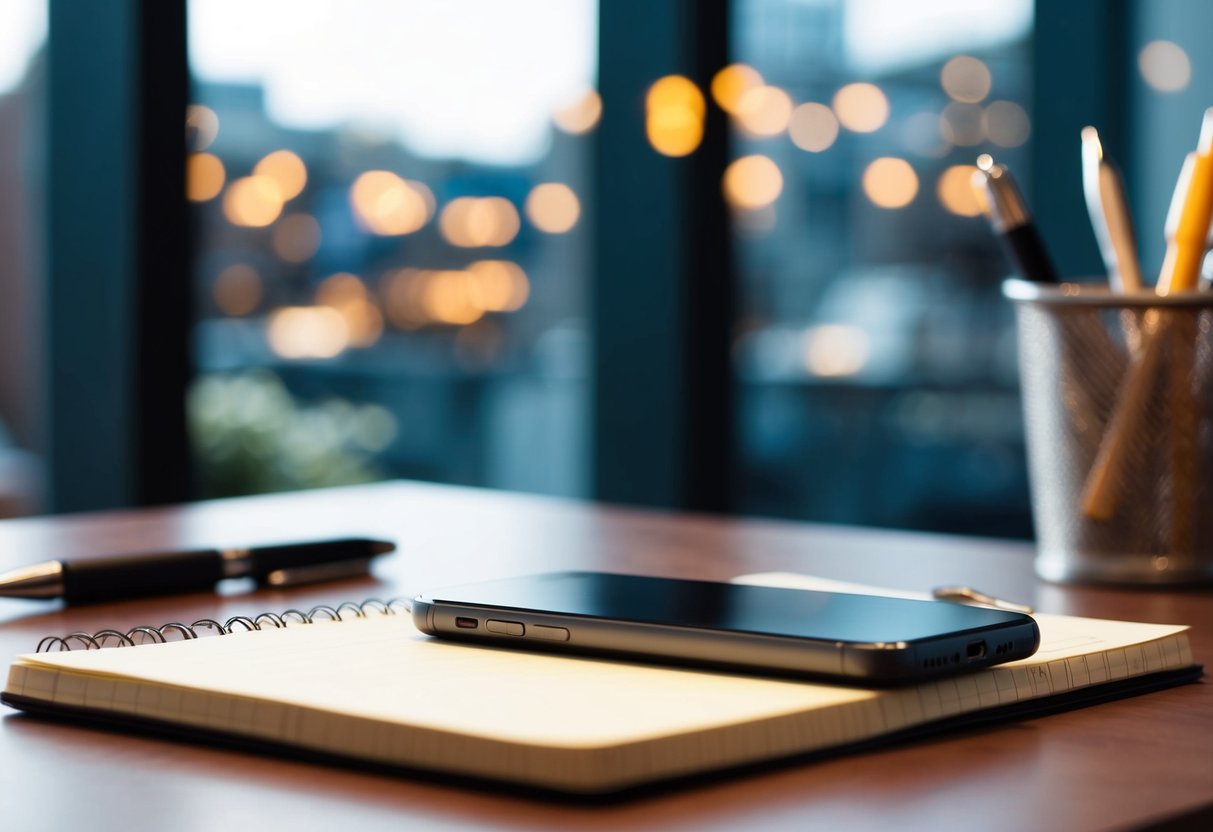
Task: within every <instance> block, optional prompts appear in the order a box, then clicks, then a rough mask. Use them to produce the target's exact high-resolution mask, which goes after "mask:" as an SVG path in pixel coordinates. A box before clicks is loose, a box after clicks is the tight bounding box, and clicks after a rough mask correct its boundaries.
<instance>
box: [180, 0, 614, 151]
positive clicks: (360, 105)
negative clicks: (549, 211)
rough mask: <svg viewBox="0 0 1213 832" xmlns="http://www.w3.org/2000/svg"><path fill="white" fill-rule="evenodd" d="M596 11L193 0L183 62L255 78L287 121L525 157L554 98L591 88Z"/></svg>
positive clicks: (472, 1) (576, 3)
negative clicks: (186, 59) (186, 58)
mask: <svg viewBox="0 0 1213 832" xmlns="http://www.w3.org/2000/svg"><path fill="white" fill-rule="evenodd" d="M597 14H598V9H597V4H596V3H595V2H594V0H515V1H514V2H510V3H501V2H497V0H459V2H449V1H448V2H444V0H360V2H358V3H356V4H349V3H340V2H337V1H336V0H273V2H270V0H260V1H259V2H256V3H248V2H245V0H193V2H191V3H190V4H189V31H190V63H191V67H192V70H193V72H194V74H195V75H196V76H197V77H198V78H200V79H202V80H203V81H215V82H229V83H241V82H243V83H254V84H261V85H262V86H264V88H265V95H266V108H267V109H268V111H269V116H270V117H271V118H272V119H273V120H274V121H275V122H277V123H279V124H281V125H283V126H286V127H293V128H301V129H312V130H324V129H332V128H335V127H338V126H343V125H348V126H351V127H365V128H369V129H374V130H380V131H382V130H386V131H388V132H390V133H392V134H393V135H395V136H397V137H399V139H400V141H401V142H402V143H403V144H404V145H405V146H406V147H408V148H409V149H410V150H411V151H413V152H414V153H417V154H418V155H421V156H427V157H431V158H463V159H468V160H472V161H476V162H480V163H487V164H526V163H528V162H532V161H534V160H535V159H537V158H539V157H541V156H542V155H543V153H544V152H545V151H546V149H547V144H548V142H549V140H550V134H551V119H552V115H551V114H552V110H553V108H554V107H557V106H559V105H561V104H564V103H567V101H568V100H569V99H570V97H571V96H573V95H575V94H577V93H578V92H580V91H583V90H585V89H586V88H587V87H593V86H594V85H595V82H596V77H595V70H596V67H597V64H598V55H597ZM220 115H222V114H220Z"/></svg>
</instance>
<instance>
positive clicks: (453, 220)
mask: <svg viewBox="0 0 1213 832" xmlns="http://www.w3.org/2000/svg"><path fill="white" fill-rule="evenodd" d="M438 227H439V229H440V230H441V231H442V236H443V237H444V238H445V239H446V241H447V242H448V243H450V244H451V245H453V246H460V247H461V248H481V247H485V246H498V247H499V246H505V245H509V244H510V243H511V242H512V241H513V240H514V237H516V236H517V235H518V230H519V228H520V227H521V222H520V220H519V219H518V209H516V208H515V207H514V203H512V202H510V201H509V200H508V199H506V198H504V197H500V196H485V197H473V196H462V197H459V198H457V199H453V200H451V201H450V202H449V203H447V205H446V207H445V208H443V209H442V215H441V216H440V217H439V219H438Z"/></svg>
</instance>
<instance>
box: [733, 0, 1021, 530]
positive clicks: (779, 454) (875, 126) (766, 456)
mask: <svg viewBox="0 0 1213 832" xmlns="http://www.w3.org/2000/svg"><path fill="white" fill-rule="evenodd" d="M732 8H733V27H732V36H731V37H732V41H731V46H732V50H733V59H734V60H735V61H736V63H735V64H733V65H732V66H731V67H730V68H729V69H728V70H726V71H725V72H724V73H722V74H720V75H717V76H716V80H715V82H714V83H713V90H712V91H713V94H714V96H715V99H716V101H717V103H718V104H719V105H720V106H722V107H724V108H725V109H726V110H727V111H728V112H729V113H730V122H731V126H732V137H733V152H732V157H733V158H732V161H731V163H730V165H729V167H728V169H727V170H726V172H725V174H724V179H723V191H724V195H725V198H726V199H727V200H728V202H729V203H730V208H731V211H732V216H733V229H734V235H735V251H736V255H737V257H736V259H737V265H738V275H737V279H738V281H739V290H738V293H739V298H740V301H739V309H738V315H739V318H738V320H737V332H738V334H737V336H736V340H735V349H734V368H735V370H734V371H735V374H736V385H737V389H736V396H737V427H736V431H737V442H738V444H739V448H738V458H739V462H738V471H737V481H736V486H735V488H736V492H735V493H736V499H737V502H738V505H737V508H738V509H740V510H741V511H743V512H753V513H761V514H776V515H784V516H789V517H797V518H809V519H817V520H827V521H834V522H847V523H858V524H868V525H873V524H874V525H889V526H898V527H908V528H926V529H948V530H951V531H980V532H982V533H994V534H997V533H1003V534H1017V535H1027V534H1028V533H1029V532H1030V526H1029V515H1028V507H1027V495H1026V473H1025V466H1024V460H1023V446H1022V436H1021V434H1022V426H1021V424H1020V410H1019V401H1018V395H1017V378H1016V373H1015V349H1014V328H1013V320H1012V317H1011V310H1010V309H1009V308H1008V305H1007V304H1006V303H1005V302H1004V301H1003V300H1002V298H1001V296H1000V292H999V284H1000V281H1001V279H1002V278H1003V277H1004V276H1005V275H1006V274H1007V271H1008V270H1007V266H1006V264H1005V261H1004V260H1003V259H1002V257H1001V255H1000V254H999V252H998V250H997V248H996V243H995V240H994V238H993V236H992V235H991V234H990V231H989V228H988V227H987V225H986V223H985V222H984V220H983V219H982V218H981V217H980V216H979V207H978V205H977V203H976V200H975V198H974V196H973V193H972V190H971V188H970V184H969V179H970V174H971V172H972V171H973V170H974V168H973V165H974V162H975V160H976V157H977V155H978V154H979V153H990V154H993V155H994V156H995V157H996V158H997V159H998V160H999V161H1001V162H1005V163H1007V164H1008V166H1009V167H1010V168H1011V169H1012V170H1013V171H1014V172H1015V173H1016V174H1017V175H1018V176H1020V177H1022V178H1026V177H1027V176H1028V174H1029V172H1028V165H1029V159H1028V156H1027V152H1026V146H1027V143H1028V140H1029V138H1030V136H1031V132H1032V123H1031V119H1030V117H1029V113H1030V112H1031V109H1032V108H1031V101H1030V84H1031V63H1030V60H1031V44H1032V18H1033V9H1032V3H1031V2H1030V0H1020V1H1019V2H1004V1H1001V0H991V2H978V3H974V2H964V3H957V2H954V0H929V1H927V2H919V3H914V4H905V3H899V2H895V0H818V2H791V0H735V2H734V3H733V6H732Z"/></svg>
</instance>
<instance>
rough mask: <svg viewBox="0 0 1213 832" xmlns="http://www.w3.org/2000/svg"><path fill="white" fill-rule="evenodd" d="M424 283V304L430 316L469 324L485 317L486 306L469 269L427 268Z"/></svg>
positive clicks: (431, 318)
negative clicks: (478, 295)
mask: <svg viewBox="0 0 1213 832" xmlns="http://www.w3.org/2000/svg"><path fill="white" fill-rule="evenodd" d="M424 285H425V288H424V290H423V291H422V294H421V306H422V309H423V310H424V311H425V314H426V315H427V316H428V317H429V319H430V320H432V321H435V322H437V323H443V324H456V325H464V326H466V325H467V324H470V323H474V322H476V321H478V320H480V319H481V318H483V317H484V313H485V311H486V310H485V309H484V307H483V306H482V305H481V304H480V303H479V302H478V301H479V298H478V297H477V293H476V285H475V280H474V279H473V277H472V275H471V274H469V273H468V272H465V271H454V270H452V271H433V272H427V273H426V278H425V284H424Z"/></svg>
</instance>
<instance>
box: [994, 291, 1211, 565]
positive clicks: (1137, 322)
mask: <svg viewBox="0 0 1213 832" xmlns="http://www.w3.org/2000/svg"><path fill="white" fill-rule="evenodd" d="M1003 294H1004V295H1005V296H1006V297H1007V298H1008V299H1010V300H1011V301H1012V302H1013V303H1014V305H1015V310H1016V323H1017V328H1018V336H1019V368H1020V381H1021V385H1022V392H1023V405H1024V417H1025V429H1026V434H1027V435H1026V440H1027V446H1028V470H1029V476H1030V480H1031V491H1032V512H1033V518H1034V521H1035V525H1036V535H1037V546H1038V550H1037V558H1036V571H1037V573H1038V574H1039V575H1040V576H1041V577H1043V578H1046V579H1048V580H1053V581H1098V582H1106V583H1129V584H1134V583H1136V584H1191V583H1201V582H1208V581H1210V580H1213V293H1195V292H1194V293H1186V294H1182V295H1174V296H1169V297H1157V296H1155V295H1153V294H1146V293H1143V294H1141V295H1120V294H1114V293H1112V292H1110V291H1109V290H1108V289H1107V288H1106V287H1104V286H1100V285H1097V284H1090V283H1088V284H1074V283H1063V284H1060V285H1056V286H1054V285H1041V284H1036V283H1028V282H1026V281H1021V280H1008V281H1006V282H1005V283H1004V284H1003Z"/></svg>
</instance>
